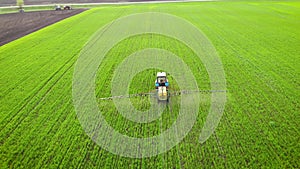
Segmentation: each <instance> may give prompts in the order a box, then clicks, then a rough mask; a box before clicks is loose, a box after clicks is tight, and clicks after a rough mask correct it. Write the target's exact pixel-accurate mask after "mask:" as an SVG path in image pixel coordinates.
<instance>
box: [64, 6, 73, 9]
mask: <svg viewBox="0 0 300 169" xmlns="http://www.w3.org/2000/svg"><path fill="white" fill-rule="evenodd" d="M71 9H72V8H71V6H64V10H71Z"/></svg>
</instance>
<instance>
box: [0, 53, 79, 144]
mask: <svg viewBox="0 0 300 169" xmlns="http://www.w3.org/2000/svg"><path fill="white" fill-rule="evenodd" d="M76 56H77V54H74V55H73V56H72V57H71V58H70V59H69V60H68V61H67V62H66V63H65V64H64V65H63V66H61V67H60V68H59V69H58V70H57V71H56V72H55V73H54V74H53V75H51V76H50V78H49V79H48V80H47V81H46V82H45V83H44V84H43V86H42V87H41V88H39V89H38V90H37V91H36V92H35V93H34V95H33V96H32V97H30V99H28V100H27V102H25V104H23V106H22V107H21V108H19V109H18V110H17V112H16V114H20V113H21V111H22V110H24V108H25V107H27V106H28V105H29V104H30V102H32V99H33V98H35V97H36V96H37V95H38V94H39V93H43V89H44V88H46V87H45V86H48V85H49V84H50V83H51V81H52V80H53V79H54V77H55V76H56V75H57V74H59V72H61V71H62V70H63V68H64V67H65V66H66V65H67V64H68V63H70V62H71V61H72V60H73V59H74V58H75V57H76ZM74 64H75V61H74V62H73V63H72V64H71V65H70V66H69V67H67V69H66V70H65V71H63V73H62V75H60V76H59V77H58V79H57V80H55V81H54V82H53V84H50V86H49V88H48V89H47V90H46V92H45V93H44V94H42V97H41V98H40V99H38V100H37V101H35V103H34V105H33V107H32V108H31V110H29V111H28V112H27V113H22V116H23V117H21V118H18V119H17V120H18V122H17V124H16V123H14V124H15V125H14V127H12V129H11V130H10V131H9V133H7V134H4V135H5V136H4V137H3V138H4V140H1V142H2V144H3V143H4V142H5V140H6V139H7V138H8V137H9V136H10V135H11V134H12V133H13V131H14V130H15V129H16V128H18V126H19V125H20V124H21V123H22V121H23V120H24V119H25V118H26V117H27V115H28V114H29V113H31V112H32V111H33V110H34V109H35V107H36V106H37V105H38V104H39V103H40V102H41V101H42V100H44V98H45V97H46V96H47V95H48V93H49V92H50V91H51V90H52V88H53V87H54V85H55V84H57V82H58V81H59V80H60V79H61V78H62V77H63V76H64V75H65V74H66V72H68V71H69V70H70V69H71V68H72V67H73V65H74ZM33 102H34V101H33ZM14 117H16V116H13V117H12V118H11V119H10V120H9V121H8V122H7V123H6V124H5V125H4V127H2V129H1V130H2V131H3V129H5V127H6V126H7V125H8V124H9V123H11V121H12V120H13V118H14ZM2 133H3V132H2Z"/></svg>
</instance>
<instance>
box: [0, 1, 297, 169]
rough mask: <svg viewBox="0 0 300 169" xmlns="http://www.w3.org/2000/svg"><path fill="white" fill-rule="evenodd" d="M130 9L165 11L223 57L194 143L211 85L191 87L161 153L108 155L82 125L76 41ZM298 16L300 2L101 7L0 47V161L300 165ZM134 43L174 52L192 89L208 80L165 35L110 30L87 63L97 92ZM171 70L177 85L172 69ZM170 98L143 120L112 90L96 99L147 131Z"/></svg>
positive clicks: (163, 121) (20, 164) (115, 121)
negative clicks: (179, 137)
mask: <svg viewBox="0 0 300 169" xmlns="http://www.w3.org/2000/svg"><path fill="white" fill-rule="evenodd" d="M141 12H164V13H169V14H172V15H176V16H179V17H182V18H184V19H186V20H188V21H190V22H191V23H193V24H194V25H195V26H196V27H198V28H199V29H200V30H201V31H202V32H204V33H205V35H206V36H207V37H208V38H209V40H210V41H211V42H212V44H213V45H214V46H215V48H216V50H217V53H218V54H219V56H220V59H221V61H222V63H223V67H224V70H225V74H226V81H227V103H226V107H225V111H224V115H223V116H222V119H221V121H220V123H219V125H218V127H217V128H216V130H215V132H214V133H213V135H212V136H211V137H210V138H209V139H208V140H207V141H206V142H204V143H203V144H200V143H199V141H198V138H199V134H200V132H201V128H202V127H203V123H204V121H205V119H206V116H207V114H208V110H209V106H210V102H209V98H210V94H209V93H203V94H200V96H201V97H203V98H206V99H204V101H203V102H201V103H200V110H199V114H198V118H197V122H196V124H195V125H194V127H193V128H192V130H191V131H190V132H189V134H188V135H187V136H186V137H185V138H184V139H183V141H181V142H180V143H179V144H178V145H176V146H175V147H174V148H172V149H171V150H170V151H168V152H166V153H163V154H160V155H157V156H154V157H149V158H141V159H140V158H128V157H121V156H118V155H114V154H112V153H110V152H109V151H106V150H104V149H102V148H101V147H99V146H98V145H97V144H96V143H94V142H93V141H92V140H91V138H89V137H88V136H87V134H86V133H85V132H84V130H83V129H82V127H81V125H80V122H79V120H78V118H77V116H76V112H75V109H74V105H73V99H72V79H73V72H74V65H75V63H76V61H77V58H78V57H79V55H80V51H81V49H82V48H83V47H84V45H85V44H86V43H87V41H88V40H89V38H90V37H91V36H92V35H93V34H94V33H95V32H96V31H97V30H98V29H99V28H101V27H102V26H104V25H106V24H107V23H109V22H111V21H113V20H114V19H117V18H119V17H121V16H126V15H129V14H133V13H141ZM299 18H300V2H193V3H170V4H143V5H141V4H139V5H138V4H137V5H122V6H103V7H97V8H93V9H90V10H88V11H85V12H83V13H81V14H79V15H76V16H73V17H71V18H68V19H65V20H63V21H60V22H58V23H56V24H53V25H51V26H48V27H46V28H44V29H42V30H39V31H37V32H34V33H32V34H30V35H27V36H25V37H23V38H20V39H18V40H16V41H13V42H11V43H9V44H6V45H4V46H1V47H0V70H1V71H0V73H1V76H0V112H1V116H0V168H102V167H105V168H118V167H119V168H299V167H300V162H299V159H300V144H299V142H300V130H299V129H300V125H299V123H300V120H299V119H300V102H299V98H300V50H299V49H300V48H299V47H300V21H299ZM172 29H176V28H172ZM182 33H183V34H189V32H182ZM145 48H161V49H166V50H168V51H171V52H173V53H174V54H176V55H178V56H179V57H181V58H182V59H183V60H184V61H185V62H186V64H187V65H188V66H189V67H190V69H191V71H192V72H193V74H194V75H195V76H196V80H197V83H198V85H199V86H200V87H201V89H210V83H209V77H208V74H207V72H206V70H205V67H204V65H203V64H202V63H201V61H200V60H199V59H196V57H195V54H194V53H193V51H192V50H191V49H189V48H188V47H187V46H186V45H184V44H183V43H181V42H180V41H178V40H175V39H172V38H170V37H166V36H162V35H156V34H144V35H140V36H133V37H130V38H127V39H125V40H123V41H121V42H120V43H118V44H117V45H116V46H114V47H113V48H112V50H110V51H109V52H108V54H107V55H106V56H105V58H104V59H103V61H102V63H101V65H100V67H99V71H98V73H97V80H96V91H95V93H96V95H97V98H102V97H108V96H110V90H111V79H112V74H113V72H114V70H115V69H116V66H117V65H118V64H120V63H121V62H122V60H123V59H125V58H126V56H128V55H130V54H131V53H133V52H135V51H137V50H141V49H145ZM156 71H157V70H156V69H148V70H146V71H143V72H141V73H139V74H138V75H137V76H136V77H135V78H134V81H139V83H131V84H130V90H129V91H130V93H139V92H143V91H150V90H153V88H154V84H153V82H154V79H155V75H153V74H155V73H156ZM170 81H171V82H172V83H171V84H172V85H173V86H172V88H173V89H178V86H177V83H176V81H175V80H173V79H172V76H170ZM171 99H173V100H172V103H173V104H172V106H173V107H172V109H173V110H172V111H170V110H169V109H166V110H165V111H164V113H163V114H162V116H161V118H160V119H158V120H156V121H154V122H151V123H147V124H139V123H134V122H132V121H129V120H127V119H125V118H124V117H123V116H122V115H120V114H118V112H117V110H116V109H115V107H114V104H113V103H112V101H111V100H104V101H102V100H98V107H99V108H100V109H101V110H102V111H103V112H104V116H105V119H106V120H107V121H108V123H109V124H110V125H111V126H113V127H114V128H115V129H116V130H118V131H119V132H120V133H123V134H126V135H128V136H132V137H149V136H154V135H157V134H159V133H160V132H161V131H163V130H165V129H167V128H168V127H170V125H171V124H172V123H173V122H174V121H176V117H177V115H178V110H179V98H178V97H173V98H171ZM131 102H132V103H133V105H134V106H135V107H136V108H137V109H139V110H146V109H147V108H149V99H148V98H147V97H141V98H131ZM111 146H114V145H113V142H112V143H111Z"/></svg>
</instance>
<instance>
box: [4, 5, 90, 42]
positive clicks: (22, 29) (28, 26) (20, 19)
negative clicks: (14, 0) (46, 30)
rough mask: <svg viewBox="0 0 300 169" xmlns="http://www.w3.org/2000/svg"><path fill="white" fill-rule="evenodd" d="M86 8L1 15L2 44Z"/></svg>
mask: <svg viewBox="0 0 300 169" xmlns="http://www.w3.org/2000/svg"><path fill="white" fill-rule="evenodd" d="M84 10H86V9H74V10H62V11H54V10H53V11H37V12H25V13H10V14H1V15H0V23H1V24H0V46H2V45H4V44H6V43H8V42H11V41H13V40H15V39H18V38H20V37H23V36H25V35H27V34H30V33H32V32H34V31H37V30H39V29H41V28H43V27H46V26H48V25H51V24H53V23H55V22H58V21H60V20H63V19H65V18H68V17H70V16H73V15H76V14H78V13H81V12H83V11H84Z"/></svg>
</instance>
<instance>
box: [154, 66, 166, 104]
mask: <svg viewBox="0 0 300 169" xmlns="http://www.w3.org/2000/svg"><path fill="white" fill-rule="evenodd" d="M155 88H156V91H157V100H158V101H159V102H161V101H166V102H169V92H168V88H169V81H168V79H167V74H166V72H158V73H157V76H156V80H155Z"/></svg>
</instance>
